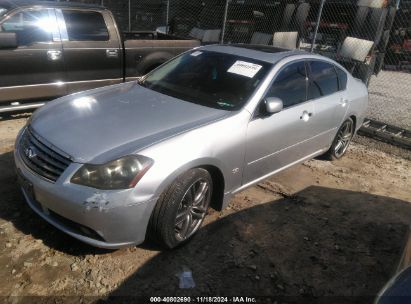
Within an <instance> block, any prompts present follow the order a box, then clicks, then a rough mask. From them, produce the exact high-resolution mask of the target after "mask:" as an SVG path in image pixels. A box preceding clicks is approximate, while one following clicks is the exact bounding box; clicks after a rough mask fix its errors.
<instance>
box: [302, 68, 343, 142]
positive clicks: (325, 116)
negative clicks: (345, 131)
mask: <svg viewBox="0 0 411 304" xmlns="http://www.w3.org/2000/svg"><path fill="white" fill-rule="evenodd" d="M307 65H308V74H309V85H308V100H311V101H313V104H314V115H313V119H312V128H313V131H314V132H315V134H316V136H317V140H318V145H319V146H322V147H329V146H330V145H331V143H332V141H333V139H334V137H335V135H336V133H337V130H338V128H339V127H340V126H341V124H342V122H343V119H344V117H345V115H346V113H347V109H348V106H349V104H348V102H349V101H348V100H347V97H346V85H347V74H346V73H345V72H344V71H343V70H341V69H339V68H338V67H336V66H335V65H334V64H332V63H329V62H326V61H321V60H310V61H308V62H307ZM337 69H338V70H337ZM337 71H338V73H339V74H340V77H338V74H337ZM339 78H340V79H339Z"/></svg>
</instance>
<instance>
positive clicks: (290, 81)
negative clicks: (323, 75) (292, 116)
mask: <svg viewBox="0 0 411 304" xmlns="http://www.w3.org/2000/svg"><path fill="white" fill-rule="evenodd" d="M267 97H278V98H280V99H281V100H282V101H283V104H284V108H288V107H291V106H293V105H296V104H299V103H302V102H305V101H306V100H307V81H306V72H305V64H304V61H300V62H295V63H292V64H290V65H288V66H287V67H285V68H284V69H283V70H282V71H281V72H280V73H279V74H278V76H277V78H276V79H275V81H274V83H273V85H272V86H271V88H270V91H269V92H268V94H267Z"/></svg>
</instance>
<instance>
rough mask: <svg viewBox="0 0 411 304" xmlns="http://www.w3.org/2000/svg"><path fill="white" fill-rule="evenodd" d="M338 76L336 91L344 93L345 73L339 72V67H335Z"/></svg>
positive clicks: (345, 84) (345, 85)
mask: <svg viewBox="0 0 411 304" xmlns="http://www.w3.org/2000/svg"><path fill="white" fill-rule="evenodd" d="M335 70H336V71H337V75H338V89H339V90H340V91H344V90H345V89H346V88H347V73H346V72H344V71H343V70H341V69H340V68H339V67H335Z"/></svg>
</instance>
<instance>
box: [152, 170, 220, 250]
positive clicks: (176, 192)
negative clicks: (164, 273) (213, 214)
mask: <svg viewBox="0 0 411 304" xmlns="http://www.w3.org/2000/svg"><path fill="white" fill-rule="evenodd" d="M212 191H213V183H212V179H211V176H210V173H208V171H207V170H204V169H201V168H196V169H191V170H189V171H187V172H186V173H184V174H182V175H181V176H179V177H178V178H177V179H176V180H175V181H174V182H173V183H172V184H171V185H170V186H169V187H168V188H167V189H166V190H165V191H164V193H163V194H162V195H161V196H160V198H159V200H158V202H157V204H156V206H155V208H154V211H153V213H152V215H151V218H150V224H149V231H148V233H149V235H148V236H149V238H150V239H151V240H154V241H156V242H157V243H159V244H160V245H163V246H165V247H167V248H174V247H176V246H178V245H180V244H182V243H184V242H186V241H188V240H189V239H190V238H191V237H192V236H193V235H194V234H195V233H196V232H197V231H198V230H199V228H200V227H201V224H202V223H203V220H204V218H205V216H206V214H207V210H208V207H209V205H210V201H211V195H212Z"/></svg>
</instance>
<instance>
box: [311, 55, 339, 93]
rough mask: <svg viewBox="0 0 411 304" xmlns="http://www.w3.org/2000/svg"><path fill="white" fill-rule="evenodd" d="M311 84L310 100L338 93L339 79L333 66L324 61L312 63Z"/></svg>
mask: <svg viewBox="0 0 411 304" xmlns="http://www.w3.org/2000/svg"><path fill="white" fill-rule="evenodd" d="M308 65H309V70H310V75H309V78H310V83H309V85H308V99H316V98H320V97H323V96H327V95H331V94H333V93H335V92H337V91H338V77H337V73H336V72H335V68H334V65H333V64H330V63H328V62H324V61H310V62H309V63H308Z"/></svg>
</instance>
